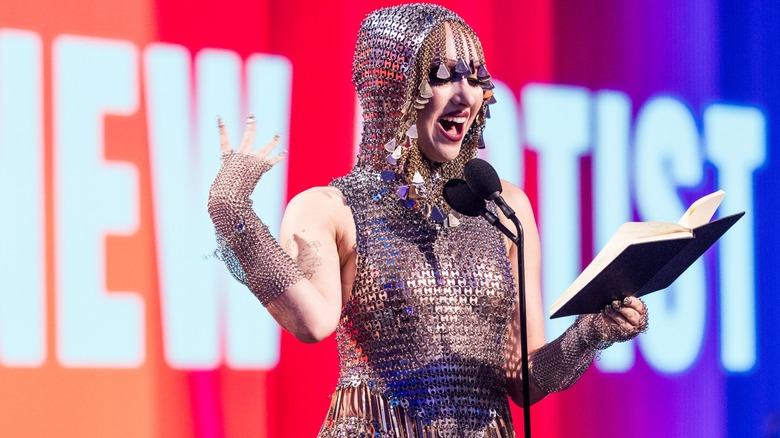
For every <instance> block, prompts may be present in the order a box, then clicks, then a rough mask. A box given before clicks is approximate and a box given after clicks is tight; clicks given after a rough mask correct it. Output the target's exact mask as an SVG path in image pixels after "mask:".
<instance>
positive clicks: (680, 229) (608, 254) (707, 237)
mask: <svg viewBox="0 0 780 438" xmlns="http://www.w3.org/2000/svg"><path fill="white" fill-rule="evenodd" d="M724 196H726V193H725V192H724V191H723V190H718V191H717V192H714V193H711V194H709V195H707V196H704V197H702V198H699V199H698V200H697V201H696V202H694V203H693V204H691V206H690V208H688V211H686V212H685V214H684V215H683V217H682V218H681V219H680V221H679V222H677V223H676V224H673V223H666V222H627V223H625V224H623V225H621V226H620V228H618V230H617V232H616V233H615V234H614V235H613V236H612V237H611V238H610V239H609V241H608V242H607V244H606V245H605V246H604V248H603V249H602V250H601V252H599V253H598V254H597V255H596V257H595V258H594V259H593V261H592V262H591V263H590V264H589V265H588V266H587V267H586V268H585V270H584V271H582V273H581V274H580V276H579V277H577V279H576V280H574V283H572V284H571V286H569V288H568V289H566V291H565V292H564V293H563V295H561V297H560V298H558V300H557V301H555V303H553V305H552V306H551V308H550V313H551V318H558V317H561V316H569V315H578V314H582V313H597V312H599V311H601V310H602V309H603V308H604V306H606V305H607V304H609V303H610V302H612V300H622V299H623V297H626V296H635V297H639V296H642V295H646V294H649V293H650V292H655V291H657V290H661V289H664V288H666V287H668V286H669V285H671V284H672V282H673V281H674V280H676V279H677V277H679V276H680V275H681V274H682V273H683V272H684V271H685V270H686V269H688V267H689V266H691V264H693V262H695V261H696V259H698V258H699V257H700V256H701V255H702V254H704V252H705V251H706V250H707V249H708V248H709V247H710V246H712V244H713V243H715V241H716V240H718V239H719V238H720V236H722V235H723V234H724V233H725V232H726V231H727V230H728V229H729V228H731V226H732V225H734V223H736V222H737V220H739V218H741V217H742V216H743V215H744V214H745V212H741V213H738V214H734V215H731V216H727V217H724V218H721V219H718V220H715V221H712V222H710V219H711V218H712V216H713V214H714V213H715V210H716V209H717V208H718V206H719V205H720V203H721V201H722V200H723V197H724Z"/></svg>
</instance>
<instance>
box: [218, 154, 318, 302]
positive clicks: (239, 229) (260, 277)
mask: <svg viewBox="0 0 780 438" xmlns="http://www.w3.org/2000/svg"><path fill="white" fill-rule="evenodd" d="M270 167H271V165H270V164H269V163H268V161H267V160H264V159H260V158H258V157H256V156H254V155H252V154H245V153H238V152H237V153H230V154H227V155H225V156H223V160H222V167H221V168H220V170H219V173H218V174H217V177H216V179H215V180H214V183H212V185H211V189H210V190H209V201H208V211H209V215H210V216H211V220H212V221H213V222H214V227H215V228H216V233H217V243H218V248H217V256H218V257H219V258H220V259H221V260H223V261H224V262H225V264H226V265H227V267H228V270H229V271H230V273H231V274H232V275H233V276H234V277H235V278H236V279H237V280H238V281H240V282H241V283H243V284H245V285H246V286H247V287H248V288H249V290H251V291H252V293H254V295H255V296H256V297H257V298H258V299H259V300H260V302H261V303H263V305H264V306H267V305H268V303H270V302H271V301H273V299H274V298H276V297H278V296H279V295H281V294H282V293H283V292H284V291H286V290H287V288H289V287H290V286H292V285H293V284H295V283H296V282H298V281H299V280H301V279H302V278H303V273H302V272H301V269H300V268H299V267H298V265H297V263H295V261H293V260H292V258H290V256H289V255H288V254H287V253H286V252H285V251H284V250H283V249H282V247H281V246H279V243H278V242H277V241H276V239H275V238H274V237H273V236H272V235H271V233H270V232H269V231H268V227H266V226H265V224H264V223H263V222H262V221H261V220H260V218H259V217H258V216H257V214H255V212H254V210H252V200H251V199H249V195H251V194H252V191H253V190H254V188H255V185H257V182H258V181H259V180H260V177H261V176H262V175H263V173H265V172H266V171H267V170H268V169H270Z"/></svg>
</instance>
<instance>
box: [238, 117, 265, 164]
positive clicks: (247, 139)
mask: <svg viewBox="0 0 780 438" xmlns="http://www.w3.org/2000/svg"><path fill="white" fill-rule="evenodd" d="M254 140H255V116H253V115H252V114H250V115H248V116H247V117H246V128H244V136H243V137H242V138H241V144H240V145H239V146H238V152H239V153H242V154H250V153H252V145H253V143H254ZM260 158H262V157H260Z"/></svg>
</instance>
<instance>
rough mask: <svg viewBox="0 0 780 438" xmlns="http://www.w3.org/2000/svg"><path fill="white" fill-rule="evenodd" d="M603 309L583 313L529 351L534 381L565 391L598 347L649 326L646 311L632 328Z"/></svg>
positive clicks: (550, 389)
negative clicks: (615, 321)
mask: <svg viewBox="0 0 780 438" xmlns="http://www.w3.org/2000/svg"><path fill="white" fill-rule="evenodd" d="M604 318H605V316H604V315H603V314H602V313H598V314H588V315H580V316H579V317H577V320H576V321H575V322H574V324H572V326H571V327H569V328H568V329H567V330H566V331H565V332H563V334H562V335H561V336H559V337H558V338H556V339H555V340H554V341H552V342H549V343H547V344H546V345H544V346H543V347H541V348H539V349H538V350H536V351H534V352H532V353H530V355H529V368H530V379H531V385H532V386H535V387H537V388H539V389H541V390H543V391H544V392H545V393H547V394H550V393H553V392H558V391H563V390H564V389H567V388H569V387H570V386H572V385H573V384H574V383H575V382H576V381H577V380H578V379H579V378H580V377H581V376H582V375H583V374H584V373H585V371H587V369H588V367H590V364H591V363H592V362H593V358H594V357H596V355H597V354H598V351H599V350H604V349H606V348H608V347H609V346H611V345H612V344H614V343H615V342H624V341H627V340H629V339H632V338H634V337H635V336H637V335H638V334H639V333H642V332H644V331H646V330H647V313H646V312H645V313H643V314H642V316H641V320H640V322H639V324H638V325H637V326H636V327H635V328H634V329H631V330H627V329H623V328H620V327H618V326H614V325H610V324H608V323H607V322H606V321H605V319H604Z"/></svg>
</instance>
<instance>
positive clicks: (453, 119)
mask: <svg viewBox="0 0 780 438" xmlns="http://www.w3.org/2000/svg"><path fill="white" fill-rule="evenodd" d="M439 120H444V121H445V122H451V123H466V120H468V117H442V118H440V119H439Z"/></svg>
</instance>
